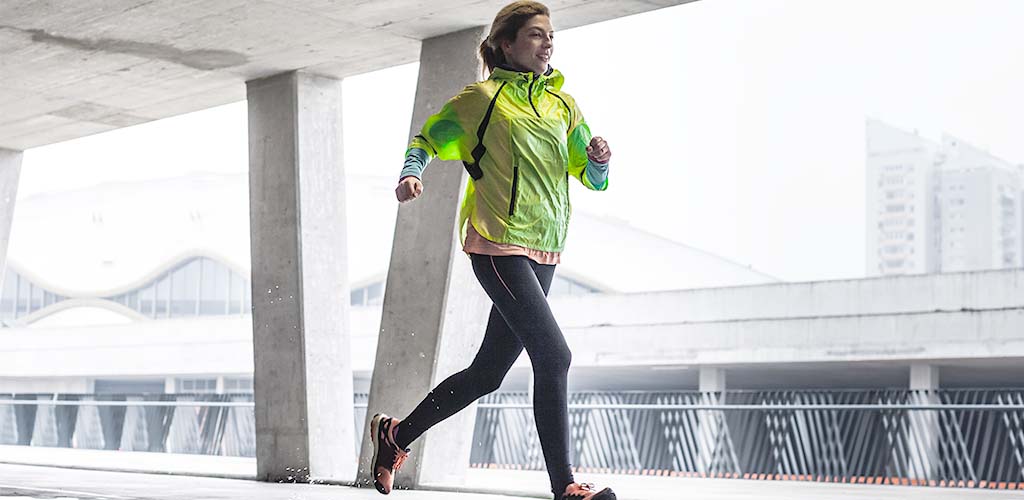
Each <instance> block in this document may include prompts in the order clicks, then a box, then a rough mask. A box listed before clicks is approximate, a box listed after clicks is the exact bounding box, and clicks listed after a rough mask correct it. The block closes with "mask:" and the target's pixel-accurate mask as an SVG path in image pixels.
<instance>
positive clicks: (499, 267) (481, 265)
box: [471, 255, 573, 497]
mask: <svg viewBox="0 0 1024 500" xmlns="http://www.w3.org/2000/svg"><path fill="white" fill-rule="evenodd" d="M471 257H472V262H473V271H474V272H475V273H476V276H477V279H478V280H480V284H481V285H483V287H484V290H485V291H486V292H487V295H489V296H490V297H491V300H492V301H493V302H494V306H495V308H496V309H497V310H498V311H499V312H500V313H501V316H502V317H503V318H504V319H505V323H506V324H507V325H508V327H509V328H510V329H511V331H512V333H513V334H515V336H516V337H517V338H518V339H519V342H521V343H522V345H523V347H524V348H525V349H526V352H527V354H528V355H529V356H530V362H531V364H532V365H533V380H534V382H533V387H534V391H533V412H534V418H535V420H536V423H537V434H538V435H539V437H540V444H541V449H542V451H543V453H544V463H545V465H546V466H547V470H548V478H549V479H550V481H551V491H552V492H553V493H554V494H555V495H556V497H558V496H559V495H561V494H562V492H564V491H565V487H566V486H567V485H568V484H569V483H572V482H573V476H572V466H571V465H570V462H569V459H570V456H569V455H570V451H569V411H568V401H567V400H568V393H567V392H568V388H567V378H568V371H569V363H570V361H571V358H572V353H571V352H570V351H569V346H568V344H566V342H565V337H564V336H563V335H562V330H561V329H560V328H559V327H558V323H557V322H556V321H555V317H554V315H553V314H552V313H551V308H550V307H549V306H548V301H547V291H548V289H549V288H550V285H551V279H552V276H553V275H554V269H555V266H545V265H540V264H537V263H535V262H533V261H531V260H529V259H528V258H526V257H518V256H515V257H491V256H486V255H472V256H471Z"/></svg>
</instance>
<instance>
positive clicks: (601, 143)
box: [568, 97, 612, 191]
mask: <svg viewBox="0 0 1024 500" xmlns="http://www.w3.org/2000/svg"><path fill="white" fill-rule="evenodd" d="M568 100H569V102H571V103H572V113H571V114H572V117H571V120H572V123H571V124H570V126H569V139H568V146H569V175H571V176H573V177H575V178H577V179H579V181H580V182H581V183H582V184H583V185H584V186H586V187H587V189H592V190H594V191H604V190H605V189H608V161H609V160H610V159H611V156H612V152H611V149H609V148H608V143H607V142H605V140H604V139H602V138H601V137H593V136H592V135H591V133H590V127H589V126H588V125H587V122H586V120H584V119H583V114H582V113H581V112H580V110H579V107H577V106H576V101H575V100H574V99H572V98H571V97H570V98H569V99H568Z"/></svg>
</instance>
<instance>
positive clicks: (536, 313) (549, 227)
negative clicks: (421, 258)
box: [370, 1, 615, 500]
mask: <svg viewBox="0 0 1024 500" xmlns="http://www.w3.org/2000/svg"><path fill="white" fill-rule="evenodd" d="M550 17H551V16H550V12H549V11H548V8H547V7H545V6H544V5H543V4H540V3H538V2H524V1H521V2H514V3H512V4H510V5H508V6H506V7H505V8H503V9H501V11H500V12H498V15H497V16H496V17H495V19H494V23H493V24H492V25H491V31H490V35H489V36H488V37H487V38H486V39H485V40H484V41H483V42H482V43H481V44H480V51H479V53H480V58H481V59H482V62H483V65H484V67H486V70H487V72H489V73H490V75H489V78H487V79H486V80H484V81H481V82H477V83H474V84H472V85H469V86H467V87H466V88H465V89H463V90H462V92H460V93H459V94H458V95H456V96H455V97H453V98H452V99H451V100H449V101H448V102H447V103H446V104H445V105H444V106H443V107H442V108H441V110H440V112H438V113H437V114H435V115H433V116H431V117H430V118H428V119H427V121H426V123H425V124H424V125H423V129H422V132H421V133H420V134H419V135H417V136H416V137H415V138H413V140H412V143H411V144H410V145H409V149H408V152H407V153H406V159H405V167H404V169H403V170H402V173H401V176H400V181H399V184H398V187H397V188H396V189H395V194H396V196H397V197H398V201H400V202H407V201H410V200H413V199H415V198H416V197H417V196H419V195H420V194H421V193H422V192H423V184H422V182H421V181H420V176H421V174H422V172H423V169H424V167H425V166H426V165H427V163H429V162H430V160H431V159H432V158H435V157H436V158H440V159H442V160H462V161H463V163H464V164H465V167H466V169H467V170H468V171H469V174H470V177H471V180H470V181H469V182H468V183H467V186H466V193H465V198H464V200H463V203H462V209H461V213H460V228H461V229H460V231H461V236H462V241H463V249H464V251H465V252H466V253H467V254H469V257H470V260H471V262H472V266H473V271H474V273H475V274H476V277H477V279H478V280H479V281H480V284H481V285H482V286H483V288H484V290H485V291H486V292H487V295H488V296H489V297H490V298H491V300H492V301H493V302H494V305H493V307H492V308H491V313H490V317H489V319H488V322H487V328H486V331H485V333H484V338H483V341H482V343H481V345H480V351H479V352H477V354H476V357H475V358H474V360H473V362H472V364H470V366H469V367H468V368H466V369H465V370H462V371H461V372H458V373H456V374H454V375H452V376H450V377H448V378H447V379H446V380H445V381H443V382H441V383H440V384H439V385H438V386H437V387H435V388H434V390H433V391H431V392H430V393H429V394H427V396H426V398H424V399H423V401H422V402H421V403H420V404H419V406H417V407H416V408H415V409H414V410H413V411H412V413H410V414H409V415H408V416H407V417H406V418H405V419H403V420H399V419H397V418H393V417H389V416H387V415H384V414H377V415H375V416H374V417H373V419H372V421H371V422H370V433H371V437H372V441H373V445H374V486H375V487H376V488H377V490H378V491H380V492H381V493H384V494H388V493H390V492H391V488H392V486H393V484H394V474H395V472H397V471H398V469H399V467H400V466H401V465H402V463H403V462H404V461H405V459H406V457H407V455H408V451H409V449H408V446H409V444H410V443H412V442H413V441H415V440H416V438H418V437H419V436H420V435H422V434H423V433H424V432H426V431H427V429H429V428H431V427H432V426H434V425H435V424H437V423H438V422H440V421H442V420H444V419H446V418H448V417H450V416H452V415H454V414H455V413H457V412H458V411H460V410H462V409H463V408H465V407H466V406H468V405H469V404H470V403H472V402H473V401H476V400H477V399H479V398H480V397H482V396H484V395H486V394H489V393H491V392H493V391H495V390H497V389H498V387H499V386H500V385H501V382H502V380H503V379H504V378H505V374H506V373H507V372H508V370H509V368H511V367H512V364H513V363H514V362H515V360H516V358H518V357H519V354H520V353H521V352H522V350H523V349H526V353H527V355H529V358H530V362H531V364H532V365H533V374H534V397H533V411H534V418H535V420H536V424H537V433H538V434H539V436H540V444H541V448H542V450H543V453H544V463H545V465H546V467H547V471H548V476H549V478H550V480H551V491H552V493H554V498H555V500H614V499H615V493H613V492H612V490H611V489H609V488H604V489H602V490H600V491H598V490H597V489H596V488H594V486H593V485H592V484H589V483H582V484H581V483H577V482H575V481H574V479H573V474H572V467H571V465H570V463H569V459H570V458H569V455H570V450H569V413H568V408H567V399H568V394H567V387H566V385H567V384H566V378H567V375H568V370H569V363H570V359H571V353H570V352H569V346H568V345H567V344H566V342H565V337H564V336H563V335H562V331H561V330H560V329H559V327H558V324H557V323H556V322H555V318H554V316H553V315H552V314H551V309H550V307H549V306H548V302H547V293H548V289H549V288H550V286H551V279H552V276H553V275H554V272H555V265H556V264H558V263H559V255H560V252H561V251H562V248H563V246H564V243H565V236H566V230H567V228H568V226H569V214H570V206H569V178H570V177H572V178H574V179H576V180H577V181H579V182H581V183H583V185H584V186H586V187H587V188H589V189H592V190H596V191H603V190H605V189H606V188H607V187H608V160H609V158H610V157H611V151H610V150H609V149H608V144H607V143H606V142H605V141H604V140H603V139H601V138H600V137H593V138H591V133H590V129H589V127H587V124H586V122H585V121H584V120H583V115H582V114H581V113H580V110H579V108H578V107H577V106H576V102H575V101H574V100H573V98H572V97H571V96H570V95H569V94H566V93H565V92H562V91H561V87H562V81H563V77H562V74H561V73H559V72H558V71H557V70H555V69H552V68H551V66H550V65H549V64H548V62H549V60H550V59H551V55H552V52H553V49H554V31H553V29H552V27H551V18H550Z"/></svg>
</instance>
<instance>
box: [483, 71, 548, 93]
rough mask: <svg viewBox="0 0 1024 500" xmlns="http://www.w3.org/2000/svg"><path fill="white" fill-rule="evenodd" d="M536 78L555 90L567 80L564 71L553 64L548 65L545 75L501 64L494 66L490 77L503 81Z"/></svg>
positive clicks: (528, 80)
mask: <svg viewBox="0 0 1024 500" xmlns="http://www.w3.org/2000/svg"><path fill="white" fill-rule="evenodd" d="M534 78H536V79H537V82H538V83H542V84H543V85H542V86H548V87H553V88H554V89H555V90H558V89H560V88H562V83H563V82H564V81H565V77H564V76H562V73H561V72H560V71H558V70H557V69H555V68H552V67H551V65H548V70H547V71H546V72H545V73H544V74H543V75H536V74H534V73H533V72H532V71H519V70H516V69H513V68H511V67H509V66H504V65H499V66H496V67H495V68H494V71H492V72H491V77H490V79H491V80H498V81H502V82H516V81H525V82H531V81H533V80H534Z"/></svg>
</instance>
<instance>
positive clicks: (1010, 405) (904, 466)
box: [0, 389, 1024, 489]
mask: <svg viewBox="0 0 1024 500" xmlns="http://www.w3.org/2000/svg"><path fill="white" fill-rule="evenodd" d="M5 396H6V397H5ZM366 401H367V395H366V394H357V395H356V398H355V409H356V412H355V426H356V431H357V432H358V433H360V434H357V435H361V433H362V432H364V426H365V421H366ZM569 403H570V412H569V416H570V430H571V444H572V456H573V462H574V464H575V465H576V468H577V470H580V471H588V472H613V473H624V474H648V475H665V476H702V477H730V478H753V479H784V480H815V481H830V482H856V483H871V484H880V483H884V484H907V485H935V486H960V487H982V488H1014V489H1016V488H1021V489H1024V390H1021V389H1014V390H1009V389H999V390H996V389H986V390H939V391H927V392H926V391H910V390H899V389H890V390H849V391H836V390H828V391H825V390H822V391H806V390H801V391H728V392H725V393H700V392H679V391H675V392H586V393H574V394H571V395H570V401H569ZM0 444H19V445H32V446H53V447H70V448H88V449H106V450H125V451H150V452H168V453H192V454H208V455H225V456H247V457H252V456H255V451H256V449H255V419H254V412H253V404H252V395H251V394H237V395H210V394H162V395H146V394H135V395H74V394H57V395H55V394H31V395H26V394H10V395H3V394H0ZM357 446H358V443H357ZM356 452H358V450H356ZM471 462H472V466H473V467H484V468H513V469H526V470H543V469H544V461H543V455H542V453H541V450H540V442H539V439H538V437H537V432H536V428H535V424H534V420H533V411H532V409H531V408H530V406H529V404H528V395H527V393H525V392H523V393H519V392H516V393H495V394H491V395H489V396H487V397H485V398H484V399H483V400H481V402H480V404H479V405H478V409H477V419H476V428H475V430H474V437H473V449H472V453H471Z"/></svg>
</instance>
